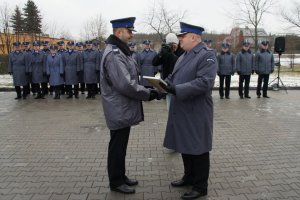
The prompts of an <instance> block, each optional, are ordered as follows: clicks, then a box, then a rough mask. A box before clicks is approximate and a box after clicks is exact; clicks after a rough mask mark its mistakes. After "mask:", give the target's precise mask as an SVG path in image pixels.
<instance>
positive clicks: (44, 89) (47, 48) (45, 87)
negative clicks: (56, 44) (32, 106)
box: [41, 41, 53, 95]
mask: <svg viewBox="0 0 300 200" xmlns="http://www.w3.org/2000/svg"><path fill="white" fill-rule="evenodd" d="M42 46H43V49H42V52H43V54H44V63H46V62H47V57H48V54H50V43H49V41H43V42H42ZM44 71H45V74H44V76H45V77H46V80H45V82H43V83H42V84H41V85H42V92H43V94H45V95H46V94H49V92H50V95H52V94H53V87H52V86H50V88H48V83H49V78H48V76H47V69H46V65H45V70H44Z"/></svg>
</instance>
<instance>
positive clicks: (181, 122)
mask: <svg viewBox="0 0 300 200" xmlns="http://www.w3.org/2000/svg"><path fill="white" fill-rule="evenodd" d="M180 28H181V33H180V34H179V35H178V38H179V42H180V44H181V47H182V48H183V49H184V50H185V51H186V53H184V54H183V55H181V56H180V57H179V58H178V60H177V62H176V65H175V67H174V70H173V72H172V74H170V75H169V76H168V78H166V79H165V81H166V82H167V83H168V86H165V85H163V84H162V85H161V86H162V87H163V88H164V89H165V90H166V91H167V92H168V93H170V94H172V95H173V96H172V98H171V105H170V111H169V116H168V122H167V128H166V134H165V139H164V147H166V148H168V149H172V150H175V151H176V152H179V153H181V154H182V160H183V165H184V175H183V177H182V178H181V179H179V180H177V181H173V182H171V185H172V186H173V187H182V186H188V185H191V186H192V191H190V192H186V193H184V194H183V195H182V196H181V198H182V199H196V198H198V197H201V196H206V195H207V187H208V177H209V152H210V151H211V150H212V133H213V113H214V112H213V100H212V89H213V86H214V81H215V77H216V73H217V68H218V66H217V58H216V56H215V53H214V51H213V50H212V49H209V48H207V47H206V46H205V45H204V44H203V43H202V42H201V34H202V32H203V31H204V29H203V28H202V27H199V26H195V25H191V24H187V23H184V22H180Z"/></svg>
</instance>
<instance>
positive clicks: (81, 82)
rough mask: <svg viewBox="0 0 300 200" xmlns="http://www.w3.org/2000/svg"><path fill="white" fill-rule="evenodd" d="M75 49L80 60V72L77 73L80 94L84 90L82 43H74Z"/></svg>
mask: <svg viewBox="0 0 300 200" xmlns="http://www.w3.org/2000/svg"><path fill="white" fill-rule="evenodd" d="M76 51H77V52H78V56H79V60H80V64H81V65H80V72H79V75H78V82H79V87H80V91H81V94H84V91H85V83H84V78H83V51H84V50H83V43H82V42H77V43H76Z"/></svg>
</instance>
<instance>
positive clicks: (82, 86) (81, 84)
mask: <svg viewBox="0 0 300 200" xmlns="http://www.w3.org/2000/svg"><path fill="white" fill-rule="evenodd" d="M80 91H81V93H84V91H85V83H80Z"/></svg>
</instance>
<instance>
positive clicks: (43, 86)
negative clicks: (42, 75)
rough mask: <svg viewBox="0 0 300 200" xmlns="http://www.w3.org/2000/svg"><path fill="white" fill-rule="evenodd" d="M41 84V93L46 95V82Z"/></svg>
mask: <svg viewBox="0 0 300 200" xmlns="http://www.w3.org/2000/svg"><path fill="white" fill-rule="evenodd" d="M41 85H42V94H43V95H46V94H48V83H41Z"/></svg>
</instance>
